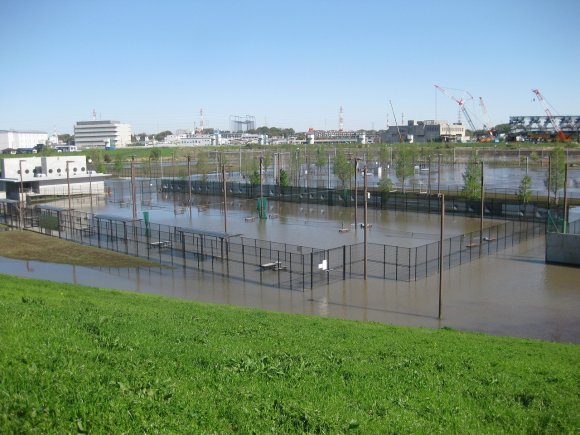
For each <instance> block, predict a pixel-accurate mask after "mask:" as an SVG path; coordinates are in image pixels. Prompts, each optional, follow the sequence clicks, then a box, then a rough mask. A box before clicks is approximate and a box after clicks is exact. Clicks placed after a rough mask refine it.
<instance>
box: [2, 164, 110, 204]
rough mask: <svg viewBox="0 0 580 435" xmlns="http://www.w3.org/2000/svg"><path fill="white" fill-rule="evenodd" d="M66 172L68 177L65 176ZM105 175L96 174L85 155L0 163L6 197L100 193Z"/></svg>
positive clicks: (103, 186) (25, 197)
mask: <svg viewBox="0 0 580 435" xmlns="http://www.w3.org/2000/svg"><path fill="white" fill-rule="evenodd" d="M67 173H68V176H67ZM107 177H109V175H107V174H99V173H96V172H95V171H94V170H93V169H92V168H89V167H88V165H87V158H86V157H85V156H63V157H60V156H58V157H28V158H23V159H18V158H9V159H2V160H0V182H2V183H3V184H4V186H5V189H6V198H8V199H14V200H18V199H19V198H20V200H21V201H26V200H27V199H28V198H31V197H35V196H66V195H68V193H69V187H70V194H71V195H87V194H89V193H92V194H102V193H104V192H105V183H104V180H105V179H106V178H107Z"/></svg>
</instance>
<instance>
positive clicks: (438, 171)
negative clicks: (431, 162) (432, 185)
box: [437, 153, 441, 194]
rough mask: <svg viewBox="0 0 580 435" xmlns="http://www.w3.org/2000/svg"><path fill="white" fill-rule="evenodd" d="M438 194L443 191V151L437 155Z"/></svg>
mask: <svg viewBox="0 0 580 435" xmlns="http://www.w3.org/2000/svg"><path fill="white" fill-rule="evenodd" d="M437 157H438V161H437V194H440V193H441V153H439V154H438V155H437Z"/></svg>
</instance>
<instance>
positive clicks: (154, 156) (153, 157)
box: [149, 148, 161, 160]
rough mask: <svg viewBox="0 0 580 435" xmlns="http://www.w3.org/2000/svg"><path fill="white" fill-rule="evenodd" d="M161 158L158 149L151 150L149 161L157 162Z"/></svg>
mask: <svg viewBox="0 0 580 435" xmlns="http://www.w3.org/2000/svg"><path fill="white" fill-rule="evenodd" d="M160 157H161V150H160V149H159V148H153V149H152V150H151V152H150V153H149V158H150V159H151V160H159V158H160Z"/></svg>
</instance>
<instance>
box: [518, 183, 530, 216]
mask: <svg viewBox="0 0 580 435" xmlns="http://www.w3.org/2000/svg"><path fill="white" fill-rule="evenodd" d="M531 187H532V177H530V176H529V175H524V176H523V178H522V181H521V182H520V187H519V188H518V195H517V197H518V200H519V201H520V202H521V203H522V204H523V205H524V214H526V208H527V206H528V202H530V199H531V197H532V189H531Z"/></svg>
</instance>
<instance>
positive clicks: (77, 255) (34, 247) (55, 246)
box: [0, 230, 162, 267]
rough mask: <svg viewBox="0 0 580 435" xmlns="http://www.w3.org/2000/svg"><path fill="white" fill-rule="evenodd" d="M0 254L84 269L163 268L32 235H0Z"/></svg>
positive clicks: (133, 258)
mask: <svg viewBox="0 0 580 435" xmlns="http://www.w3.org/2000/svg"><path fill="white" fill-rule="evenodd" d="M0 247H1V249H0V254H1V255H2V256H3V257H7V258H14V259H17V260H32V261H44V262H49V263H64V264H73V265H76V266H87V267H92V266H95V267H162V266H160V265H159V264H158V263H154V262H152V261H148V260H145V259H143V258H138V257H132V256H130V255H125V254H120V253H117V252H111V251H107V250H106V249H99V248H95V247H91V246H85V245H80V244H78V243H74V242H70V241H67V240H64V239H59V238H57V237H51V236H48V235H44V234H39V233H35V232H32V231H16V230H15V231H4V232H1V231H0Z"/></svg>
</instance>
